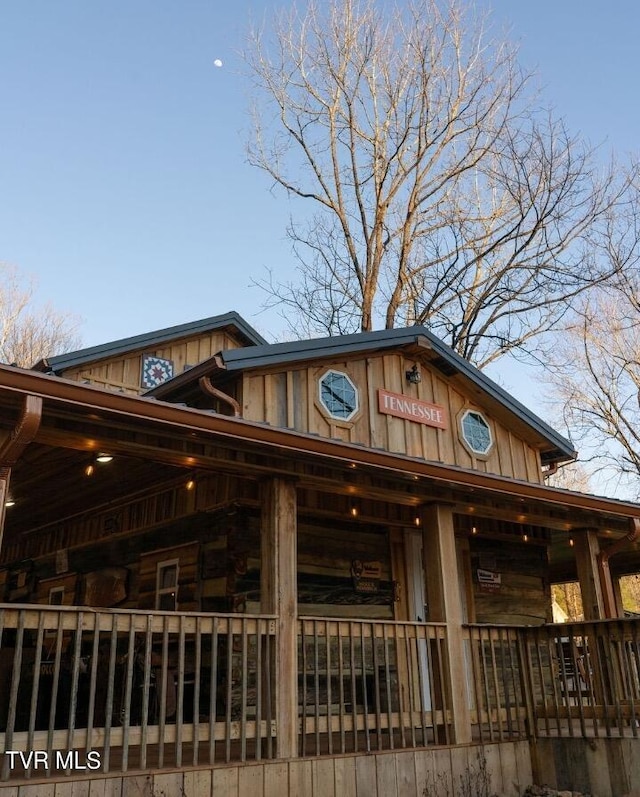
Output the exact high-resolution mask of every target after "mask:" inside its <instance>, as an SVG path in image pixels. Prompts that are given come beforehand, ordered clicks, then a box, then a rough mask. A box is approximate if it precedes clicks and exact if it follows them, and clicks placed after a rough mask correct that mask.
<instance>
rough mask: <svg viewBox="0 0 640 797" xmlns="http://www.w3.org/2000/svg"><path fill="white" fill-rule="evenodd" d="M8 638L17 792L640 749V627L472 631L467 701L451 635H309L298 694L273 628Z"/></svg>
mask: <svg viewBox="0 0 640 797" xmlns="http://www.w3.org/2000/svg"><path fill="white" fill-rule="evenodd" d="M0 624H1V629H2V634H1V637H0V643H1V648H0V690H1V691H0V727H2V728H6V730H5V732H4V733H3V734H1V735H0V745H2V749H3V750H5V751H13V752H12V753H11V755H9V754H8V753H5V755H4V761H3V770H2V780H3V781H8V782H9V784H11V783H17V782H20V781H25V780H28V779H31V778H41V777H46V778H52V777H53V778H54V779H59V778H63V777H64V776H65V775H71V776H72V777H74V778H76V779H77V778H78V777H79V770H82V771H83V772H84V773H85V774H86V775H97V774H100V775H102V776H106V775H109V774H115V773H118V774H125V773H136V772H143V771H144V772H146V771H149V770H152V771H158V772H159V771H163V770H166V771H167V772H169V771H172V770H175V769H178V768H185V767H187V768H188V767H209V768H212V767H224V766H228V765H231V764H238V763H240V764H249V763H252V762H265V761H269V760H273V759H276V758H280V759H282V758H288V759H296V758H301V759H304V758H310V757H314V758H315V757H317V756H327V755H328V756H334V757H335V756H344V755H347V754H354V753H355V754H358V753H365V754H367V753H368V754H371V753H381V752H385V751H388V752H394V751H395V752H402V751H409V750H417V749H424V748H427V749H433V750H435V749H437V748H441V747H443V746H446V747H451V746H455V745H458V746H463V745H467V744H469V743H475V744H482V745H491V744H494V743H517V742H532V741H535V740H543V739H554V738H558V737H567V738H572V739H580V738H589V739H603V740H604V739H624V738H633V739H637V738H638V735H639V733H640V729H639V725H640V621H638V620H605V621H598V622H591V623H576V624H566V625H546V626H542V627H536V628H534V627H526V628H525V627H507V626H484V625H467V626H465V627H464V628H463V629H462V642H463V648H462V649H463V662H462V664H463V667H462V672H463V674H464V678H463V681H462V682H461V683H456V682H455V681H454V680H453V679H452V674H451V672H452V666H451V665H452V662H451V661H450V659H449V653H448V650H450V647H449V646H448V642H449V641H450V640H448V639H447V637H448V633H449V631H448V629H447V626H446V625H445V624H444V623H409V622H397V621H396V622H394V621H371V620H338V619H336V618H319V617H314V618H299V619H298V620H297V621H296V627H297V633H296V650H295V656H294V659H295V673H296V677H293V678H291V679H282V678H280V679H278V678H277V677H276V672H277V666H276V658H277V653H276V652H277V650H278V647H279V641H280V640H279V638H278V637H279V630H278V624H277V622H276V618H274V617H273V616H269V615H242V616H241V615H223V614H202V613H174V612H172V613H162V612H153V613H152V612H140V611H125V610H92V609H85V608H68V607H44V606H34V605H30V606H26V605H25V606H16V605H3V606H2V608H1V609H0ZM456 693H457V694H456ZM456 697H457V698H458V699H460V698H461V699H462V703H463V705H464V707H465V708H466V712H463V713H464V714H466V717H467V718H468V720H467V721H468V726H467V727H463V726H462V725H461V723H460V717H459V716H456V714H455V711H454V708H453V704H454V700H455V698H456ZM292 703H293V704H295V706H296V711H295V713H292V714H291V715H289V716H287V715H286V713H284V712H283V711H282V706H283V705H285V704H288V705H291V704H292ZM277 718H280V719H279V720H278V719H277ZM283 718H284V719H283ZM282 722H285V723H286V724H287V727H285V728H284V729H283V728H281V727H279V723H280V724H281V723H282ZM291 735H293V737H294V738H295V749H294V750H293V751H291V752H292V754H287V753H285V751H284V750H283V744H286V740H287V738H288V737H289V736H291ZM283 738H284V740H285V741H284V743H283V741H282V740H283ZM33 751H39V752H40V756H39V757H35V756H34V754H33ZM69 751H74V752H73V754H70V753H69ZM30 754H31V755H30ZM524 785H526V784H523V786H524Z"/></svg>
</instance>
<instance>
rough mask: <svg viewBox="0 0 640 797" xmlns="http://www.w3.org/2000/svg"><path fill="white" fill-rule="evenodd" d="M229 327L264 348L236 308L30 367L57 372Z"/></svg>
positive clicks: (64, 355) (250, 342) (257, 335)
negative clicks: (221, 313)
mask: <svg viewBox="0 0 640 797" xmlns="http://www.w3.org/2000/svg"><path fill="white" fill-rule="evenodd" d="M229 326H230V327H234V328H235V330H236V331H237V332H238V333H239V334H240V336H241V337H242V338H244V340H245V341H246V342H247V343H248V345H249V346H255V345H257V346H260V347H261V348H263V347H264V345H266V343H267V341H266V340H265V339H264V338H263V337H262V335H260V334H259V333H258V332H257V331H256V330H255V329H254V328H253V327H252V326H251V325H250V324H248V323H247V322H246V321H245V320H244V318H242V316H241V315H239V314H238V313H236V312H235V311H231V312H229V313H224V314H223V315H215V316H211V318H203V319H201V320H200V321H190V322H189V323H188V324H178V325H177V326H173V327H166V328H165V329H157V330H155V331H153V332H145V333H144V334H143V335H134V336H133V337H130V338H121V339H120V340H114V341H111V342H110V343H102V344H101V345H99V346H90V347H89V348H86V349H78V350H77V351H70V352H67V353H66V354H60V355H58V356H56V357H47V358H45V359H44V360H39V361H38V362H37V363H36V364H35V365H34V366H33V370H34V371H46V372H53V373H55V374H60V373H62V372H63V371H65V370H66V369H67V368H75V367H77V366H79V365H84V364H85V363H89V362H95V361H96V360H104V359H105V358H107V357H113V356H115V355H117V354H123V353H124V352H127V351H135V350H136V349H144V348H147V347H150V346H157V345H159V344H161V343H165V342H166V341H169V340H174V339H176V338H183V337H186V336H187V335H197V334H198V333H200V332H208V331H210V330H213V329H222V328H224V327H229Z"/></svg>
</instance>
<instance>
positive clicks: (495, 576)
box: [477, 567, 502, 592]
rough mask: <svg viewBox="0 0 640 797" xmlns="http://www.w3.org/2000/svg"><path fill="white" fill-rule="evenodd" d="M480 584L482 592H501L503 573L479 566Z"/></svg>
mask: <svg viewBox="0 0 640 797" xmlns="http://www.w3.org/2000/svg"><path fill="white" fill-rule="evenodd" d="M477 574H478V584H479V585H480V590H481V591H482V592H499V591H500V588H501V587H502V574H501V573H495V572H494V571H492V570H483V569H482V568H480V567H479V568H478V570H477Z"/></svg>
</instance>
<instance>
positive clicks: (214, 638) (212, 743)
mask: <svg viewBox="0 0 640 797" xmlns="http://www.w3.org/2000/svg"><path fill="white" fill-rule="evenodd" d="M219 622H220V618H218V617H214V618H213V628H212V631H211V672H210V677H209V764H210V765H211V766H213V764H214V763H215V760H216V720H217V701H218V691H217V689H218V623H219ZM161 738H162V736H161Z"/></svg>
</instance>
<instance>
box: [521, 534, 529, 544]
mask: <svg viewBox="0 0 640 797" xmlns="http://www.w3.org/2000/svg"><path fill="white" fill-rule="evenodd" d="M522 542H529V535H528V534H523V535H522Z"/></svg>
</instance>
